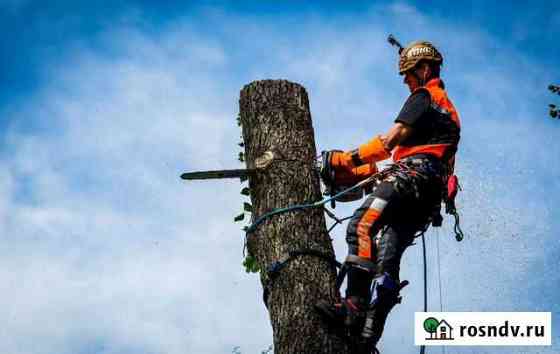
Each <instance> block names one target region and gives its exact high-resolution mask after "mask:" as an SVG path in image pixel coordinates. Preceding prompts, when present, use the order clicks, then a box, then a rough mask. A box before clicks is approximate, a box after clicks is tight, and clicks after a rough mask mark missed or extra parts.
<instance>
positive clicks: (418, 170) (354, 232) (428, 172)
mask: <svg viewBox="0 0 560 354" xmlns="http://www.w3.org/2000/svg"><path fill="white" fill-rule="evenodd" d="M389 169H391V170H390V171H388V173H387V174H386V175H385V178H384V179H383V181H381V183H379V184H378V185H376V186H375V187H374V188H373V191H372V193H371V194H369V195H368V197H367V198H366V200H365V202H364V203H363V204H362V205H361V206H360V207H359V208H358V209H357V210H356V211H355V212H354V214H353V216H352V219H351V220H350V222H349V224H348V229H347V232H346V242H347V243H348V257H347V258H346V262H347V264H348V265H350V268H349V270H348V285H347V289H346V296H347V297H349V296H360V297H365V298H369V297H370V295H371V294H370V286H371V281H372V279H373V277H375V276H380V275H383V274H385V273H387V274H388V275H389V276H390V277H391V278H392V279H393V280H394V281H395V282H397V283H398V282H399V269H400V261H401V257H402V255H403V253H404V251H405V249H406V248H407V247H408V246H410V245H411V243H412V242H413V240H414V236H415V234H416V233H417V232H418V231H421V230H423V229H424V228H425V227H426V226H427V224H428V223H429V221H430V218H431V216H432V215H433V213H434V210H435V209H436V208H438V207H439V205H440V203H441V193H442V186H443V183H442V175H443V173H442V172H443V171H442V167H441V163H439V161H437V160H436V159H434V158H431V157H426V156H425V155H422V156H413V157H410V158H407V159H405V160H403V161H400V162H399V163H397V164H395V165H393V166H391V167H389Z"/></svg>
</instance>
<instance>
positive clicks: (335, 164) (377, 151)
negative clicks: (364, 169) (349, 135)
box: [329, 135, 391, 170]
mask: <svg viewBox="0 0 560 354" xmlns="http://www.w3.org/2000/svg"><path fill="white" fill-rule="evenodd" d="M329 153H330V160H329V163H330V165H331V167H332V168H334V169H335V170H336V169H346V170H351V169H352V168H355V167H358V166H362V165H364V164H370V163H374V162H377V161H382V160H385V159H387V158H389V157H391V153H390V152H389V151H387V150H386V149H385V146H384V145H383V141H381V137H380V136H379V135H378V136H376V137H375V138H373V139H372V140H370V141H369V142H368V143H366V144H363V145H360V147H358V148H357V149H355V150H352V151H347V152H343V151H340V150H331V151H330V152H329Z"/></svg>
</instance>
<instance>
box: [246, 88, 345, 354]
mask: <svg viewBox="0 0 560 354" xmlns="http://www.w3.org/2000/svg"><path fill="white" fill-rule="evenodd" d="M239 105H240V119H241V125H242V130H243V140H244V143H245V159H246V163H247V167H248V168H254V167H255V160H256V159H258V158H259V157H262V156H263V155H265V152H267V151H271V152H272V153H273V155H274V160H272V163H271V164H270V165H268V166H267V168H266V169H264V170H262V171H260V172H259V173H257V174H256V175H255V176H252V177H251V178H250V179H249V188H250V190H251V201H252V204H253V216H252V220H253V221H254V220H255V218H257V217H259V216H262V215H263V214H265V213H266V212H268V211H270V210H272V209H276V208H284V207H288V206H293V205H298V204H307V203H311V202H315V201H317V200H320V199H321V192H320V187H319V177H318V173H317V171H316V169H315V158H316V155H317V154H316V149H315V138H314V133H313V126H312V123H311V114H310V111H309V100H308V97H307V93H306V91H305V89H304V88H303V87H302V86H300V85H298V84H295V83H291V82H288V81H284V80H264V81H255V82H252V83H251V84H249V85H246V86H245V87H244V88H243V89H242V90H241V98H240V101H239ZM323 215H324V214H323V210H322V209H321V208H312V209H305V210H296V211H289V212H287V213H283V214H279V215H274V216H272V217H271V218H269V219H267V220H266V221H265V222H264V223H262V224H260V225H259V226H258V227H257V229H256V230H255V231H254V232H251V233H250V234H249V235H248V237H247V246H248V250H249V252H250V254H252V255H253V256H254V257H255V258H256V260H257V263H258V264H259V266H260V269H261V281H262V282H263V286H265V285H266V284H269V283H268V276H267V274H266V271H265V270H266V269H267V267H268V266H270V265H271V264H272V263H273V262H275V261H277V260H279V259H280V258H281V257H282V256H284V255H285V254H286V253H288V252H290V251H297V250H301V249H313V250H318V251H321V252H323V253H325V254H328V255H331V256H334V251H333V248H332V245H331V242H330V237H329V235H328V234H327V230H326V226H325V218H324V216H323ZM335 277H336V271H335V268H334V267H333V265H332V264H329V262H328V261H326V260H324V259H321V258H319V257H315V256H308V255H304V256H299V257H297V258H295V259H293V260H292V261H291V262H289V263H288V264H287V266H286V267H285V268H284V269H282V270H281V271H280V272H279V273H278V276H277V277H276V278H275V279H274V281H272V282H270V284H269V285H270V286H269V287H268V288H269V291H270V292H269V294H270V296H269V299H268V310H269V314H270V321H271V324H272V329H273V336H274V349H275V353H277V354H287V353H337V354H341V353H342V354H344V353H347V352H348V348H347V347H346V344H345V343H344V342H343V341H341V340H340V338H339V337H337V336H335V335H334V334H332V333H330V332H328V331H327V328H326V326H325V325H324V323H323V322H322V321H321V319H320V318H319V317H318V315H317V313H316V312H315V310H314V309H313V305H314V304H315V303H316V302H317V301H318V300H319V299H329V300H331V301H334V299H335Z"/></svg>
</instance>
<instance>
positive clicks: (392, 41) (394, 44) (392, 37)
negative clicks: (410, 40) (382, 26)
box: [387, 34, 404, 54]
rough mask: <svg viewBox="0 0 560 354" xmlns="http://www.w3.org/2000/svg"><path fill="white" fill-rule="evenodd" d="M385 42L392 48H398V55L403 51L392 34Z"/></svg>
mask: <svg viewBox="0 0 560 354" xmlns="http://www.w3.org/2000/svg"><path fill="white" fill-rule="evenodd" d="M387 41H388V42H389V44H391V45H392V46H395V47H397V48H399V54H401V52H402V51H403V50H404V48H403V46H402V45H401V44H400V43H399V41H397V39H396V38H395V37H394V36H393V35H392V34H390V35H389V37H387Z"/></svg>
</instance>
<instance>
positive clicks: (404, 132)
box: [380, 122, 413, 151]
mask: <svg viewBox="0 0 560 354" xmlns="http://www.w3.org/2000/svg"><path fill="white" fill-rule="evenodd" d="M412 130H413V129H412V127H411V126H410V125H408V124H405V123H401V122H397V123H395V124H394V125H393V127H392V128H391V130H389V133H387V134H386V135H381V136H380V139H381V142H382V143H383V147H384V148H385V150H387V151H392V150H393V149H394V148H395V146H397V145H399V144H400V143H401V142H403V141H404V140H405V139H406V138H408V137H409V136H410V134H412Z"/></svg>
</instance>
